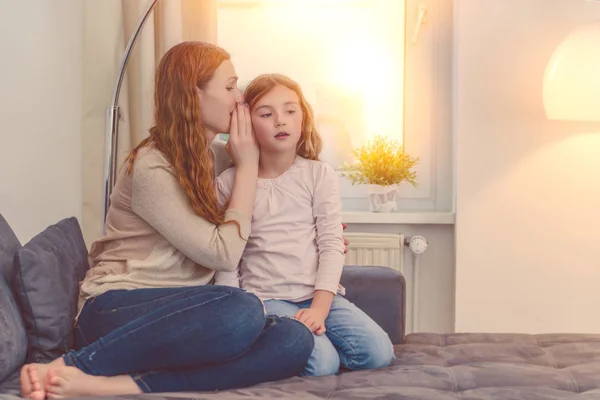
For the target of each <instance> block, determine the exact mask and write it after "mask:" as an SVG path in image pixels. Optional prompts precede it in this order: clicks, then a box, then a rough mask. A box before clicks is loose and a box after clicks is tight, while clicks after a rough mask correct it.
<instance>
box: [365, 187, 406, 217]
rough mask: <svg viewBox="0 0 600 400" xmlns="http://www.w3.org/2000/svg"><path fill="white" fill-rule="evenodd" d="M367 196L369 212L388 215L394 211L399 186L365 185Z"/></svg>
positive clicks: (396, 204)
mask: <svg viewBox="0 0 600 400" xmlns="http://www.w3.org/2000/svg"><path fill="white" fill-rule="evenodd" d="M365 186H366V187H367V191H368V194H369V209H370V210H371V212H381V213H388V212H392V211H396V208H397V207H398V203H397V202H396V201H397V199H398V194H399V189H400V186H399V185H397V184H396V185H389V186H381V185H365Z"/></svg>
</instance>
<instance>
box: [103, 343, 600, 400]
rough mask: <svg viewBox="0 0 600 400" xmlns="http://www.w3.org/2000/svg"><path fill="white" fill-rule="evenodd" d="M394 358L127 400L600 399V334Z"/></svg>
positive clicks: (418, 346)
mask: <svg viewBox="0 0 600 400" xmlns="http://www.w3.org/2000/svg"><path fill="white" fill-rule="evenodd" d="M396 356H397V359H396V360H395V362H394V364H393V365H392V366H391V367H389V368H385V369H381V370H373V371H359V372H344V373H341V374H339V375H337V376H329V377H321V378H292V379H288V380H285V381H280V382H269V383H264V384H261V385H257V386H254V387H250V388H246V389H238V390H228V391H223V392H218V393H176V394H153V395H139V396H123V397H122V398H128V399H134V400H157V399H180V398H189V399H218V400H237V399H240V400H242V399H246V400H247V399H314V400H317V399H319V400H321V399H345V400H354V399H418V400H421V399H430V400H459V399H460V400H551V399H552V400H555V399H560V400H563V399H588V400H589V399H600V335H576V334H544V335H523V334H476V333H470V334H469V333H466V334H445V335H439V334H428V333H418V334H411V335H408V336H407V337H406V340H405V343H404V344H401V345H397V346H396ZM104 398H109V397H104ZM110 398H114V397H110Z"/></svg>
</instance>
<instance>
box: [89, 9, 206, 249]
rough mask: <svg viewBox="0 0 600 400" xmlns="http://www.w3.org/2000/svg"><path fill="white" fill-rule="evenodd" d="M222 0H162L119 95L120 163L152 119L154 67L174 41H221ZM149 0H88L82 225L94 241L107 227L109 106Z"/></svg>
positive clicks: (141, 39) (145, 28)
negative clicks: (105, 188) (104, 223)
mask: <svg viewBox="0 0 600 400" xmlns="http://www.w3.org/2000/svg"><path fill="white" fill-rule="evenodd" d="M216 3H217V0H159V1H158V3H157V5H156V7H155V8H154V12H153V15H151V16H150V17H149V19H148V20H147V21H146V24H145V25H144V27H143V30H142V32H141V34H140V37H139V38H138V40H137V42H136V44H135V48H134V51H133V53H132V55H131V58H130V60H129V64H128V66H127V70H126V71H127V74H126V77H125V80H124V82H123V86H122V88H121V93H120V96H119V106H120V108H121V120H120V123H119V154H118V160H119V161H118V162H119V166H120V165H121V164H122V162H123V160H124V158H125V157H126V155H127V153H128V151H129V150H130V149H131V148H132V147H133V146H135V145H136V144H137V143H139V141H140V140H142V139H143V138H144V137H145V136H146V135H147V132H148V128H149V127H150V125H151V124H152V113H153V108H152V107H153V104H152V103H153V102H152V97H153V84H154V72H155V69H156V66H157V64H158V61H159V60H160V58H161V57H162V55H163V54H164V53H165V52H166V50H168V49H169V48H170V47H171V46H173V45H175V44H177V43H180V42H182V41H187V40H201V41H206V42H211V43H216V39H217V4H216ZM148 4H149V0H84V13H85V16H84V18H85V19H84V22H85V25H84V27H85V28H84V29H85V33H84V35H85V36H84V49H83V77H84V83H83V93H84V96H83V127H82V135H83V140H82V168H83V171H82V179H83V185H82V188H83V189H82V190H83V193H82V199H83V204H82V221H81V223H82V229H83V234H84V237H85V239H86V243H87V244H88V246H89V245H90V244H91V242H92V241H94V240H95V239H96V238H98V236H99V235H100V232H101V228H102V201H103V191H102V190H103V189H102V188H103V168H104V136H105V124H106V120H105V118H106V108H107V107H108V105H109V104H110V102H111V101H112V96H113V90H114V86H115V81H116V79H117V74H118V72H119V67H120V64H121V59H122V57H123V54H124V51H125V47H126V46H127V42H128V41H129V38H130V36H131V34H132V33H133V31H134V29H135V27H136V25H137V23H138V20H139V18H140V16H141V14H142V13H143V12H144V10H145V9H146V8H147V6H148Z"/></svg>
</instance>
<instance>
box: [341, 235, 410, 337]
mask: <svg viewBox="0 0 600 400" xmlns="http://www.w3.org/2000/svg"><path fill="white" fill-rule="evenodd" d="M344 236H345V237H346V238H347V239H348V240H349V241H350V246H349V249H348V254H346V265H358V266H365V267H368V266H373V265H375V266H381V267H388V268H391V269H394V270H396V271H398V272H400V273H401V274H403V275H405V276H406V274H405V271H404V249H405V245H404V243H405V238H404V235H403V234H382V233H344ZM413 267H414V265H413ZM411 272H413V273H412V276H413V281H412V283H409V282H408V280H407V282H406V286H407V287H406V290H407V294H408V293H411V294H412V296H411V299H410V300H409V296H406V299H407V301H408V304H407V307H406V313H407V315H406V317H407V318H406V320H407V321H406V324H407V326H406V327H405V328H406V332H407V333H410V332H415V331H416V328H417V327H416V322H417V317H418V308H417V306H418V302H417V301H416V300H417V294H418V281H417V280H416V279H415V278H417V277H418V275H417V274H415V272H417V271H411Z"/></svg>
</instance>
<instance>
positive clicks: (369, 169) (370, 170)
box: [341, 135, 419, 212]
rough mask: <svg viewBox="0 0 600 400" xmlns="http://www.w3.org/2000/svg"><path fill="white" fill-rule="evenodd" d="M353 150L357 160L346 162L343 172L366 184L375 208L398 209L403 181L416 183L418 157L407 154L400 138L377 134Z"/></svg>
mask: <svg viewBox="0 0 600 400" xmlns="http://www.w3.org/2000/svg"><path fill="white" fill-rule="evenodd" d="M353 154H354V157H355V159H356V160H355V162H354V164H353V165H349V164H348V163H345V164H344V166H343V167H342V173H341V175H342V176H343V177H346V178H348V179H349V180H350V182H351V183H352V185H354V186H355V185H365V186H367V189H368V193H369V206H370V210H371V211H372V212H392V211H395V210H396V207H397V203H396V199H397V197H398V194H399V188H400V183H401V182H403V181H406V182H408V183H410V184H411V185H413V186H415V187H416V186H417V182H416V177H417V174H416V172H415V171H414V166H415V164H416V163H417V162H418V160H419V159H418V158H412V157H411V156H410V155H409V154H407V153H406V152H405V151H404V148H403V146H402V145H401V144H399V143H398V141H395V140H391V139H388V138H387V137H385V136H383V135H377V136H375V137H374V138H373V140H371V141H369V142H368V143H367V144H366V145H364V146H362V147H360V148H357V149H355V150H354V152H353Z"/></svg>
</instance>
